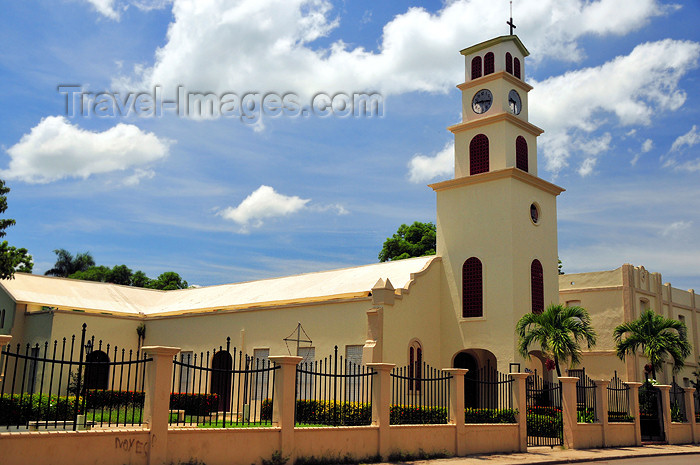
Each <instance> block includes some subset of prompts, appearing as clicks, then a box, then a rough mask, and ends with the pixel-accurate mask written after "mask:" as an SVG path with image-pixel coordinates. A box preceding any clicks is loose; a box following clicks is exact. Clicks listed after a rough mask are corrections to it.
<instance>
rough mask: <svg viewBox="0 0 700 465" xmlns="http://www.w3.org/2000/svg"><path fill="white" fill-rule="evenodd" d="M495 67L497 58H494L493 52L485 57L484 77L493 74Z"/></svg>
mask: <svg viewBox="0 0 700 465" xmlns="http://www.w3.org/2000/svg"><path fill="white" fill-rule="evenodd" d="M494 65H495V58H494V56H493V52H489V53H487V54H486V55H484V76H486V75H487V74H493V70H494Z"/></svg>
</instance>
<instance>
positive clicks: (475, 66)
mask: <svg viewBox="0 0 700 465" xmlns="http://www.w3.org/2000/svg"><path fill="white" fill-rule="evenodd" d="M480 77H481V57H474V58H472V79H476V78H480Z"/></svg>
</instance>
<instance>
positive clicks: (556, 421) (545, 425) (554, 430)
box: [527, 414, 563, 438]
mask: <svg viewBox="0 0 700 465" xmlns="http://www.w3.org/2000/svg"><path fill="white" fill-rule="evenodd" d="M562 426H563V424H562V418H561V415H556V416H552V415H541V414H529V415H527V434H528V436H540V437H545V438H558V437H561V434H562V433H561V432H562Z"/></svg>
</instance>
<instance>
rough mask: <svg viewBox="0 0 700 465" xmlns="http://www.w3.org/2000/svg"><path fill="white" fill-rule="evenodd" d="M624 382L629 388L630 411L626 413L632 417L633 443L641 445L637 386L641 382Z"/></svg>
mask: <svg viewBox="0 0 700 465" xmlns="http://www.w3.org/2000/svg"><path fill="white" fill-rule="evenodd" d="M625 384H626V385H627V386H629V388H630V390H629V394H630V398H629V401H630V411H629V412H627V413H628V414H630V415H632V416H633V417H634V445H635V446H641V445H642V428H641V423H640V420H639V388H640V387H641V386H642V383H638V382H636V381H628V382H626V383H625Z"/></svg>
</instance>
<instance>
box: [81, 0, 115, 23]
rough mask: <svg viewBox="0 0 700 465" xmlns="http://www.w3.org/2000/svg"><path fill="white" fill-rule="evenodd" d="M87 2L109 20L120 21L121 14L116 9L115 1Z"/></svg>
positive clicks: (94, 0) (91, 0)
mask: <svg viewBox="0 0 700 465" xmlns="http://www.w3.org/2000/svg"><path fill="white" fill-rule="evenodd" d="M85 2H87V3H89V4H90V5H92V8H93V9H95V11H97V12H98V13H99V14H101V15H103V16H106V17H107V18H109V19H113V20H115V21H119V12H118V11H117V9H116V8H115V4H116V1H115V0H85Z"/></svg>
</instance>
